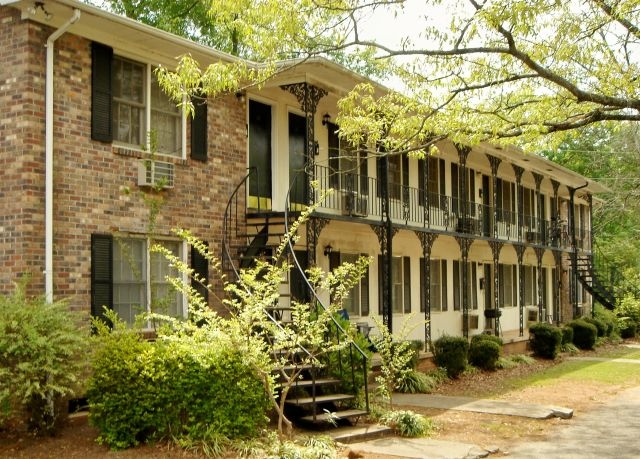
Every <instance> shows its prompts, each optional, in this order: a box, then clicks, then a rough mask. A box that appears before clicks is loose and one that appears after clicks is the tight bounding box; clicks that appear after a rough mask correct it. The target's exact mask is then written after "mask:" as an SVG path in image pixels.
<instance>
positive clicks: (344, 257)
mask: <svg viewBox="0 0 640 459" xmlns="http://www.w3.org/2000/svg"><path fill="white" fill-rule="evenodd" d="M357 260H358V255H355V254H350V253H341V254H340V261H341V263H345V262H347V263H355V262H356V261H357ZM343 307H344V309H346V310H347V312H348V313H349V315H350V316H352V315H355V316H359V315H360V282H358V284H356V285H355V286H354V287H353V288H351V290H349V295H348V296H347V297H346V298H345V299H344V302H343Z"/></svg>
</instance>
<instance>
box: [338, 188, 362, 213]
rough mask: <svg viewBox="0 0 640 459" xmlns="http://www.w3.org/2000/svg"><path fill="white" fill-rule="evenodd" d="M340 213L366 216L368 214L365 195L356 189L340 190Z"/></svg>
mask: <svg viewBox="0 0 640 459" xmlns="http://www.w3.org/2000/svg"><path fill="white" fill-rule="evenodd" d="M341 204H342V206H341V207H342V215H350V216H353V217H366V216H367V215H369V212H368V202H367V197H366V196H362V195H360V194H359V193H358V192H357V191H344V190H343V191H342V203H341Z"/></svg>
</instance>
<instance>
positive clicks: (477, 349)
mask: <svg viewBox="0 0 640 459" xmlns="http://www.w3.org/2000/svg"><path fill="white" fill-rule="evenodd" d="M501 351H502V339H500V337H498V336H494V335H489V334H484V333H483V334H481V335H475V336H473V337H472V338H471V344H470V345H469V363H471V365H473V366H474V367H477V368H481V369H483V370H491V371H493V370H495V369H496V365H497V363H498V360H499V359H500V353H501Z"/></svg>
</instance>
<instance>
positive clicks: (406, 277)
mask: <svg viewBox="0 0 640 459" xmlns="http://www.w3.org/2000/svg"><path fill="white" fill-rule="evenodd" d="M402 261H403V267H402V282H403V284H404V295H403V296H404V312H405V314H410V313H411V258H410V257H402Z"/></svg>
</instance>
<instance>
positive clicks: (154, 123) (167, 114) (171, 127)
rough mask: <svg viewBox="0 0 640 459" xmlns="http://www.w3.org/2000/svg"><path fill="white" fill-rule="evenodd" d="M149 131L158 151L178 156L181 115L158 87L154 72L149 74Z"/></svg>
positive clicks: (180, 140)
mask: <svg viewBox="0 0 640 459" xmlns="http://www.w3.org/2000/svg"><path fill="white" fill-rule="evenodd" d="M151 131H152V133H153V134H154V136H155V141H156V142H157V144H156V146H157V150H158V152H160V153H167V154H171V155H175V156H180V154H181V150H182V116H181V113H180V110H179V108H178V106H177V105H176V104H175V102H172V101H171V100H170V99H169V97H168V96H167V95H166V94H165V93H164V92H163V91H162V89H160V86H159V85H158V80H157V78H156V76H155V73H152V76H151Z"/></svg>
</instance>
